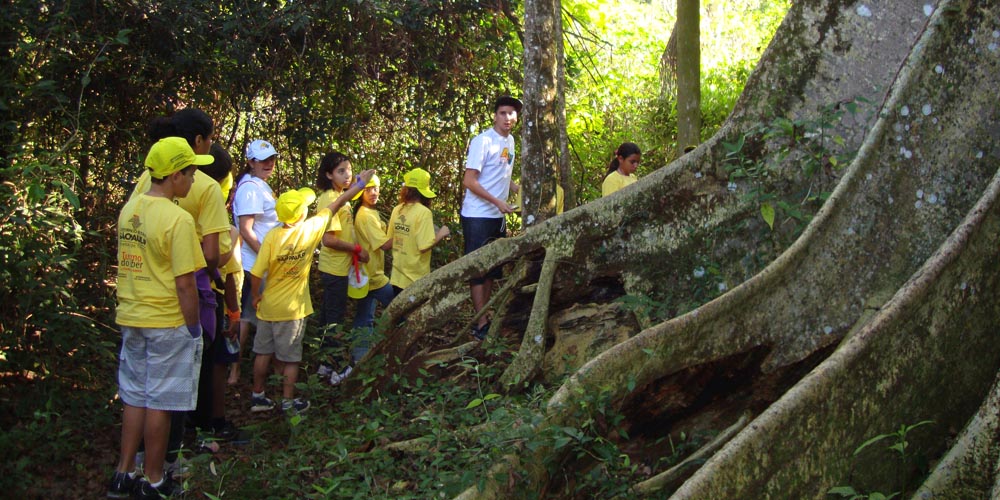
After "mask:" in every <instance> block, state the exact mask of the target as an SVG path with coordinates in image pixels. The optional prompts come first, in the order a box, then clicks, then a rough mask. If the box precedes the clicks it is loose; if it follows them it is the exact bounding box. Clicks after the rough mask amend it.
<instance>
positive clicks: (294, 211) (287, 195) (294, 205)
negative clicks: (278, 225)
mask: <svg viewBox="0 0 1000 500" xmlns="http://www.w3.org/2000/svg"><path fill="white" fill-rule="evenodd" d="M314 201H316V193H315V192H314V191H313V190H312V189H309V188H307V187H304V188H301V189H295V190H291V191H285V192H284V193H281V196H279V197H278V201H276V202H275V204H274V211H275V212H277V213H278V220H280V221H281V222H284V223H285V224H295V223H296V222H298V221H299V220H301V219H302V218H303V217H305V215H306V211H308V209H309V205H311V204H312V202H314Z"/></svg>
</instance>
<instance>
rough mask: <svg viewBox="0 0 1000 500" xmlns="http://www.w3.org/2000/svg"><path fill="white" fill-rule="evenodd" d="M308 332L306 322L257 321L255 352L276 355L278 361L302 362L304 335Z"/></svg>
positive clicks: (294, 320) (254, 341) (254, 340)
mask: <svg viewBox="0 0 1000 500" xmlns="http://www.w3.org/2000/svg"><path fill="white" fill-rule="evenodd" d="M305 331H306V320H305V318H302V319H293V320H291V321H265V320H262V319H258V320H257V334H256V335H254V338H253V352H254V353H256V354H274V357H275V358H278V361H284V362H286V363H298V362H299V361H302V334H303V333H305Z"/></svg>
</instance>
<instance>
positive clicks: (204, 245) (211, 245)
mask: <svg viewBox="0 0 1000 500" xmlns="http://www.w3.org/2000/svg"><path fill="white" fill-rule="evenodd" d="M201 253H202V254H204V255H205V270H207V271H208V272H209V274H211V273H212V271H214V270H215V269H216V268H218V267H219V262H220V260H219V233H212V234H206V235H205V236H203V237H202V239H201Z"/></svg>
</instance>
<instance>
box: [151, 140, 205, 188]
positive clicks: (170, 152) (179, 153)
mask: <svg viewBox="0 0 1000 500" xmlns="http://www.w3.org/2000/svg"><path fill="white" fill-rule="evenodd" d="M214 162H215V157H214V156H212V155H199V154H195V152H194V150H193V149H191V145H189V144H188V142H187V140H185V139H184V138H183V137H164V138H163V139H160V140H158V141H156V144H153V147H151V148H149V153H147V154H146V162H145V165H146V168H148V169H149V170H150V172H149V173H150V175H151V176H153V178H156V179H164V178H166V177H167V176H168V175H170V174H172V173H174V172H177V171H180V170H184V169H185V168H187V167H188V166H189V165H211V164H212V163H214Z"/></svg>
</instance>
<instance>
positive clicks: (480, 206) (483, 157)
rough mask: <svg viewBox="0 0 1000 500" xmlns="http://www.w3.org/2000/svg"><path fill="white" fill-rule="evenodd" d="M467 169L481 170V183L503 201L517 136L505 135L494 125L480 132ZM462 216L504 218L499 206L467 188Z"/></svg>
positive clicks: (472, 147)
mask: <svg viewBox="0 0 1000 500" xmlns="http://www.w3.org/2000/svg"><path fill="white" fill-rule="evenodd" d="M465 168H466V169H473V170H478V171H479V184H480V185H482V186H483V188H484V189H486V191H487V192H489V193H490V194H492V195H493V196H496V197H497V198H499V199H501V200H506V199H507V196H508V195H509V194H510V181H511V176H512V175H513V172H514V136H513V135H510V134H508V135H507V137H504V136H502V135H500V134H498V133H497V131H496V130H494V129H493V128H492V127H491V128H490V129H489V130H487V131H485V132H483V133H481V134H479V135H477V136H476V138H475V139H472V143H470V144H469V155H468V158H466V160H465ZM462 216H463V217H489V218H494V219H495V218H501V217H503V214H502V213H500V209H498V208H497V207H496V205H494V204H492V203H490V202H489V201H487V200H484V199H482V198H480V197H478V196H476V195H475V194H473V193H472V191H469V190H468V189H466V190H465V199H463V200H462Z"/></svg>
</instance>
